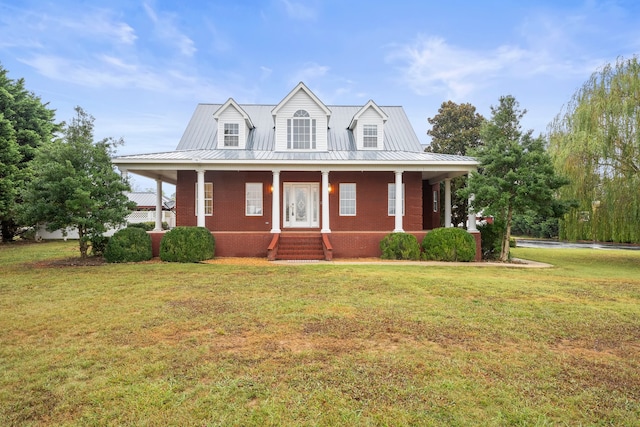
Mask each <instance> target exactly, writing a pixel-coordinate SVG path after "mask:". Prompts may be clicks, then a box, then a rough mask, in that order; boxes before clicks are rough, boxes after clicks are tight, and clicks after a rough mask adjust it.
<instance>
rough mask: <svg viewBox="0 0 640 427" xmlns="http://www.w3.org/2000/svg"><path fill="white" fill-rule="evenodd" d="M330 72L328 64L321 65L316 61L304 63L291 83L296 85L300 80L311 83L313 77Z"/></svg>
mask: <svg viewBox="0 0 640 427" xmlns="http://www.w3.org/2000/svg"><path fill="white" fill-rule="evenodd" d="M327 72H329V67H328V66H326V65H319V64H316V63H314V62H309V63H306V64H304V67H303V68H302V69H300V70H298V71H297V72H296V73H295V74H294V75H293V77H292V79H291V85H292V86H294V85H296V84H298V83H299V82H304V83H305V84H306V85H309V84H310V82H311V81H312V80H313V79H316V78H318V77H324V76H325V75H326V74H327Z"/></svg>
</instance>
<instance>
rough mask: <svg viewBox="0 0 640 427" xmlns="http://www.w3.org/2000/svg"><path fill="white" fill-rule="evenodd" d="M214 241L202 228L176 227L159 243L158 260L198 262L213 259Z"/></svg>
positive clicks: (208, 232)
mask: <svg viewBox="0 0 640 427" xmlns="http://www.w3.org/2000/svg"><path fill="white" fill-rule="evenodd" d="M215 250H216V241H215V239H214V238H213V236H212V235H211V232H210V231H209V230H208V229H206V228H204V227H176V228H174V229H173V230H171V231H168V232H167V233H166V234H165V235H164V237H162V240H161V241H160V259H161V260H163V261H169V262H200V261H204V260H205V259H211V258H213V255H214V253H215Z"/></svg>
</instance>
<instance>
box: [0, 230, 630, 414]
mask: <svg viewBox="0 0 640 427" xmlns="http://www.w3.org/2000/svg"><path fill="white" fill-rule="evenodd" d="M513 252H514V255H515V256H517V257H521V258H527V259H533V260H537V261H542V262H548V263H551V264H554V265H555V267H554V268H549V269H514V268H506V267H484V268H477V267H474V266H470V265H467V266H460V267H457V266H456V267H451V266H426V265H425V264H423V263H418V264H416V265H394V264H393V263H387V264H382V265H349V264H339V263H335V264H307V265H300V264H295V265H275V264H268V263H260V262H254V263H252V265H243V264H242V263H241V262H237V261H236V262H231V263H216V262H214V263H210V264H206V263H204V264H170V263H161V262H157V261H152V262H148V263H140V264H124V265H116V264H104V265H87V266H68V265H61V264H60V263H55V262H51V260H53V259H58V258H67V257H72V256H75V255H76V253H77V243H74V242H68V243H64V242H52V243H42V244H31V245H0V425H36V426H37V425H60V424H63V425H82V426H87V425H100V426H103V425H136V426H144V425H149V426H159V425H180V426H203V425H211V426H217V425H220V426H230V425H238V426H240V425H242V426H251V425H256V426H264V425H273V426H276V425H277V426H282V425H327V426H328V425H347V426H348V425H460V426H463V425H464V426H466V425H547V424H563V423H565V424H570V425H578V424H583V425H584V424H586V425H591V424H599V425H609V424H612V425H629V426H631V425H637V423H638V419H640V252H635V251H628V252H625V251H602V250H601V251H597V250H586V249H579V250H554V249H526V248H517V249H515V250H514V251H513Z"/></svg>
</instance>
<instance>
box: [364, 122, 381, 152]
mask: <svg viewBox="0 0 640 427" xmlns="http://www.w3.org/2000/svg"><path fill="white" fill-rule="evenodd" d="M362 143H363V147H365V148H377V147H378V125H364V126H362Z"/></svg>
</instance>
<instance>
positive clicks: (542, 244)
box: [516, 239, 640, 251]
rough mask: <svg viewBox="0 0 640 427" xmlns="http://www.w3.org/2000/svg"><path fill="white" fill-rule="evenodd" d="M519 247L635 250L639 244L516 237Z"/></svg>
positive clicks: (639, 248) (639, 247) (638, 247)
mask: <svg viewBox="0 0 640 427" xmlns="http://www.w3.org/2000/svg"><path fill="white" fill-rule="evenodd" d="M516 240H517V246H518V247H521V248H566V249H569V248H571V249H574V248H587V249H626V250H632V251H637V250H640V245H632V244H624V243H604V242H561V241H558V240H532V239H516Z"/></svg>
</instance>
